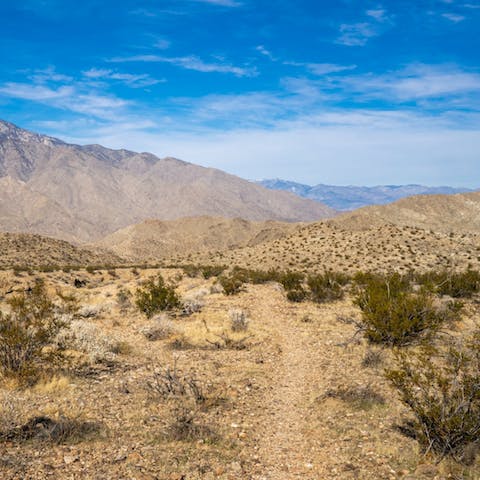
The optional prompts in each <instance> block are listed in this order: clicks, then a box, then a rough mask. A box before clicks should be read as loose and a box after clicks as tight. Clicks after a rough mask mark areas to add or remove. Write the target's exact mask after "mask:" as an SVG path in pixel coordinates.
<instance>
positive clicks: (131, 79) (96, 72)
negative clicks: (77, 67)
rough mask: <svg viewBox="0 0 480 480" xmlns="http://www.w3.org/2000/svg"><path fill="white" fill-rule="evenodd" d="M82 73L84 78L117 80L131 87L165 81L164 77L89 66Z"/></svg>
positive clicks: (140, 86)
mask: <svg viewBox="0 0 480 480" xmlns="http://www.w3.org/2000/svg"><path fill="white" fill-rule="evenodd" d="M82 73H83V76H84V77H86V78H90V79H94V80H117V81H119V82H122V83H124V84H125V85H128V86H130V87H133V88H143V87H149V86H152V85H156V84H158V83H165V82H166V80H165V79H161V80H158V79H155V78H152V77H151V76H150V75H147V74H132V73H120V72H114V71H112V70H109V69H98V68H91V69H90V70H87V71H84V72H82Z"/></svg>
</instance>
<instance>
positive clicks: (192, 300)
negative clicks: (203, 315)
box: [181, 296, 205, 317]
mask: <svg viewBox="0 0 480 480" xmlns="http://www.w3.org/2000/svg"><path fill="white" fill-rule="evenodd" d="M204 306H205V302H203V300H201V296H198V297H195V296H190V297H187V298H184V299H183V300H182V308H181V314H182V315H183V316H185V317H188V316H190V315H193V314H194V313H198V312H201V311H202V308H203V307H204Z"/></svg>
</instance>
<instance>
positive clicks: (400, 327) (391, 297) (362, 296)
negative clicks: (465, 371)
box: [354, 274, 460, 346]
mask: <svg viewBox="0 0 480 480" xmlns="http://www.w3.org/2000/svg"><path fill="white" fill-rule="evenodd" d="M354 302H355V304H356V305H357V306H359V307H360V309H361V311H362V317H361V322H360V323H361V328H362V330H363V332H364V334H365V337H366V338H367V339H368V340H369V341H370V342H372V343H382V344H387V345H397V346H402V345H408V344H411V343H413V342H416V341H418V340H420V339H422V338H425V337H430V336H432V335H433V334H434V333H436V332H437V331H438V330H439V329H440V327H441V326H442V325H443V324H444V323H445V322H446V321H448V320H453V319H456V318H457V317H458V312H459V308H460V307H459V305H458V304H456V303H449V304H446V305H444V306H436V305H435V304H434V299H433V297H432V296H431V295H430V294H429V293H428V292H426V291H419V292H414V291H413V290H412V287H411V286H410V283H409V282H408V281H406V280H405V279H404V278H402V277H401V276H400V275H398V274H393V275H390V276H385V277H384V276H380V275H377V276H371V277H369V278H368V279H365V281H364V284H363V286H362V287H361V288H360V289H359V290H358V292H357V295H356V297H355V299H354Z"/></svg>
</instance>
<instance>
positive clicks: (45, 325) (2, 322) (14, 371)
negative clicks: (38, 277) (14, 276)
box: [0, 281, 66, 380]
mask: <svg viewBox="0 0 480 480" xmlns="http://www.w3.org/2000/svg"><path fill="white" fill-rule="evenodd" d="M7 303H8V304H9V305H10V310H11V311H10V313H9V314H7V315H5V314H2V313H1V312H0V368H1V370H2V373H3V374H4V375H6V376H15V377H18V378H22V379H25V380H26V379H28V378H29V377H30V376H31V375H33V374H34V373H35V371H36V370H37V368H38V367H39V364H40V363H41V362H42V361H47V360H48V361H52V360H53V359H54V358H58V357H59V355H60V352H58V351H56V350H55V349H50V350H47V349H46V347H49V346H51V345H52V343H53V340H54V338H55V336H56V335H57V333H58V332H59V331H60V329H61V328H62V327H65V328H66V325H65V323H64V321H63V320H62V318H61V317H59V316H58V315H56V313H55V305H54V303H53V302H52V300H51V299H50V298H49V296H48V295H47V292H46V289H45V286H44V284H43V282H41V281H37V282H36V284H35V285H34V287H33V288H31V290H30V291H29V292H27V293H24V294H21V295H17V296H15V297H13V298H11V299H10V300H8V302H7Z"/></svg>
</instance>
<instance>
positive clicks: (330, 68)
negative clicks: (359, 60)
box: [305, 63, 357, 75]
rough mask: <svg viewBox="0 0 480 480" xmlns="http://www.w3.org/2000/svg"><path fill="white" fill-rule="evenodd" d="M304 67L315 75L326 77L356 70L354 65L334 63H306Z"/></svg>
mask: <svg viewBox="0 0 480 480" xmlns="http://www.w3.org/2000/svg"><path fill="white" fill-rule="evenodd" d="M305 66H306V67H307V68H308V69H309V70H310V71H311V72H312V73H313V74H315V75H327V74H329V73H339V72H344V71H347V70H354V69H355V68H357V66H356V65H337V64H334V63H306V64H305Z"/></svg>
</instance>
